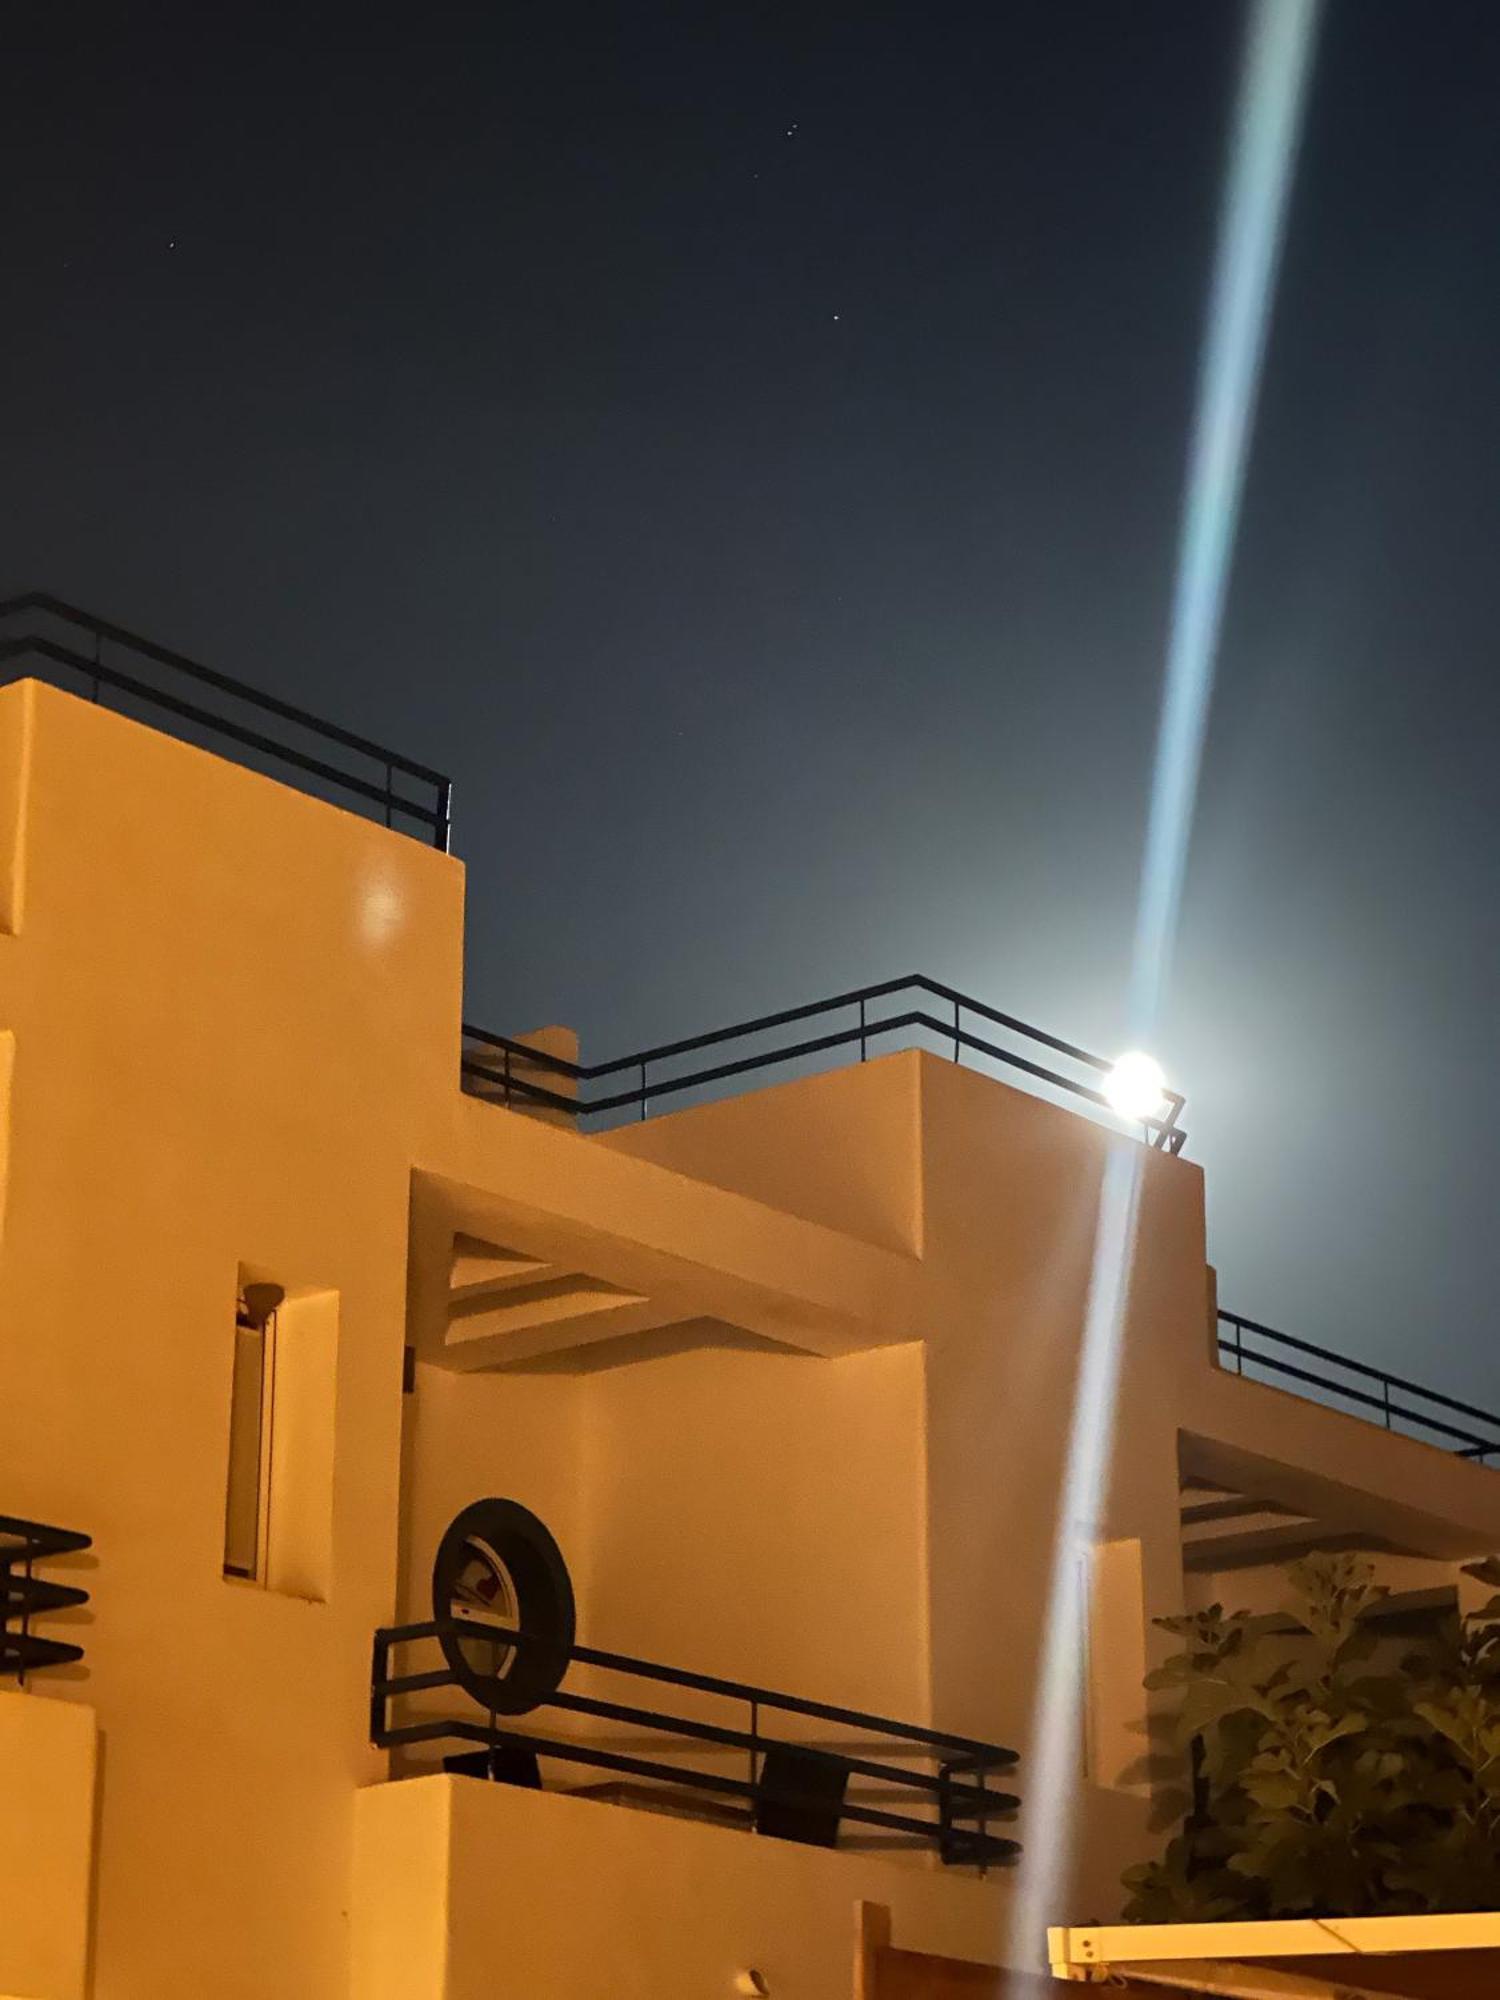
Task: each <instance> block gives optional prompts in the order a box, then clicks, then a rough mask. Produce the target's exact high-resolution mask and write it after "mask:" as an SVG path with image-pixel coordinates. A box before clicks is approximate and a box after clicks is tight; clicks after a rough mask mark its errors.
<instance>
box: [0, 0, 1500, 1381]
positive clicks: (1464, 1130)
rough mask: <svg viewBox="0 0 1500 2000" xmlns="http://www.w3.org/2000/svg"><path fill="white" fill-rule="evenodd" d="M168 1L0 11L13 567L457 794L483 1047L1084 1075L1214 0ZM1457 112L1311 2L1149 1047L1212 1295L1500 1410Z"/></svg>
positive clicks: (1182, 379)
mask: <svg viewBox="0 0 1500 2000" xmlns="http://www.w3.org/2000/svg"><path fill="white" fill-rule="evenodd" d="M28 13H29V14H31V15H32V16H33V18H34V20H35V22H36V23H37V25H36V26H35V27H34V28H32V27H28V26H27V25H26V22H25V19H24V17H25V16H26V15H27V14H28ZM154 14H155V10H151V9H144V10H143V9H130V10H121V12H120V13H119V14H118V15H117V16H116V19H115V25H114V27H113V29H112V30H111V31H110V33H111V35H112V37H113V39H98V38H97V37H96V35H95V33H94V31H93V30H92V29H89V30H87V31H85V29H84V27H83V26H82V24H81V23H80V21H79V19H78V17H77V16H76V15H75V14H74V12H73V10H69V9H63V8H54V9H50V10H42V9H34V10H27V9H18V10H12V13H11V15H10V16H9V17H8V25H7V30H6V34H5V37H4V39H5V43H6V46H5V48H4V61H5V76H6V111H5V118H4V121H3V125H0V147H3V150H4V160H3V182H0V215H3V238H0V241H3V246H4V251H3V254H4V269H5V274H6V292H7V310H6V313H5V325H4V333H3V335H0V356H3V367H0V394H3V399H4V408H3V448H0V588H3V589H5V590H17V589H22V588H28V587H32V588H46V589H51V590H53V591H55V592H57V593H59V594H60V595H62V596H65V597H69V598H71V599H73V600H74V601H76V602H80V603H82V604H84V605H86V606H88V607H89V608H91V609H96V610H98V611H100V612H102V613H103V614H104V615H106V616H109V617H112V618H114V619H116V620H118V621H120V622H122V623H124V624H126V625H132V626H135V627H137V628H139V629H142V630H145V631H147V632H150V633H152V634H153V635H155V636H156V637H158V638H159V639H161V640H162V641H163V642H164V643H166V644H169V645H173V646H176V647H179V648H181V649H183V650H184V651H187V652H189V653H193V654H196V655H197V656H199V657H201V658H204V659H206V660H208V661H210V662H212V663H213V664H215V665H217V666H219V667H221V668H222V669H223V670H225V671H226V672H229V673H233V674H237V675H240V676H241V677H243V678H245V679H247V680H250V681H252V682H254V683H256V684H258V685H260V686H263V687H265V688H267V689H269V690H272V691H275V692H277V693H280V694H283V695H285V696H288V697H289V698H291V699H293V700H298V701H301V702H303V703H304V704H306V705H307V706H308V707H311V708H313V709H315V710H317V711H320V712H323V713H326V714H328V715H329V716H330V717H332V718H334V719H337V720H340V721H342V722H344V723H346V724H347V725H349V726H350V727H353V728H356V729H359V730H362V731H364V732H366V733H368V734H369V735H371V736H373V737H375V738H376V739H378V740H381V741H389V742H391V743H393V744H395V745H397V746H398V747H400V748H402V749H404V750H406V751H407V752H408V753H409V754H411V755H412V756H415V757H418V758H420V759H423V760H424V761H427V762H429V763H432V764H435V765H436V766H438V767H439V768H440V769H445V770H448V771H451V772H452V773H453V776H454V779H455V785H456V826H455V847H456V850H457V852H458V853H459V854H461V856H462V857H463V859H464V860H465V862H466V863H467V864H468V869H469V960H470V971H469V995H468V1003H467V1007H468V1012H469V1014H470V1016H471V1018H473V1019H476V1020H479V1021H482V1022H486V1023H488V1024H490V1025H492V1026H494V1027H497V1028H502V1029H510V1030H520V1029H523V1028H527V1027H531V1026H535V1025H538V1024H540V1023H542V1022H545V1021H554V1020H562V1021H566V1022H569V1023H571V1024H573V1025H576V1026H577V1027H578V1028H579V1029H580V1030H581V1031H582V1033H583V1036H584V1042H585V1052H586V1054H589V1055H592V1056H594V1057H603V1056H608V1055H615V1054H620V1053H624V1052H626V1051H627V1050H629V1049H631V1048H633V1047H635V1046H637V1045H640V1044H642V1043H647V1042H651V1041H656V1040H662V1039H665V1038H667V1037H669V1036H673V1035H677V1034H687V1033H692V1032H694V1031H696V1030H698V1029H702V1028H707V1027H710V1026H716V1025H719V1024H721V1023H724V1022H727V1021H730V1020H735V1019H738V1018H741V1017H744V1016H747V1015H751V1014H755V1013H758V1012H761V1011H763V1010H767V1009H770V1008H773V1007H778V1006H783V1005H791V1004H794V1003H796V1002H798V1001H802V1000H808V999H813V998H816V997H818V996H820V995H822V994H824V993H828V992H833V991H836V990H839V989H841V988H844V987H847V986H850V985H854V984H857V983H860V982H862V981H865V980H869V979H877V978H882V977H887V976H890V975H892V974H895V973H900V972H907V971H912V970H923V971H927V972H930V973H931V974H932V975H934V976H935V977H937V978H939V979H944V980H947V981H949V982H951V983H952V984H954V985H957V986H959V987H962V988H965V989H966V990H969V991H971V992H973V993H975V994H976V995H979V996H980V997H983V998H987V999H989V1000H990V1001H991V1002H993V1003H994V1004H996V1005H998V1006H1001V1007H1003V1008H1006V1009H1009V1010H1011V1011H1013V1012H1016V1013H1018V1014H1020V1015H1022V1016H1024V1017H1026V1018H1029V1019H1031V1020H1034V1021H1037V1022H1039V1023H1041V1024H1043V1025H1045V1026H1048V1027H1050V1028H1051V1029H1053V1030H1054V1031H1055V1032H1057V1033H1060V1034H1063V1035H1066V1036H1069V1037H1071V1038H1074V1039H1077V1040H1079V1041H1082V1042H1084V1043H1085V1044H1087V1045H1089V1046H1092V1047H1096V1048H1098V1049H1100V1050H1102V1051H1104V1052H1106V1053H1108V1052H1112V1051H1114V1050H1117V1049H1118V1048H1119V1047H1120V1046H1121V1042H1122V1037H1123V1035H1124V997H1125V983H1126V974H1127V970H1128V958H1129V944H1130V935H1131V929H1132V923H1133V917H1134V909H1135V900H1136V886H1137V885H1136V875H1137V869H1138V864H1139V858H1140V847H1141V840H1142V835H1143V831H1144V824H1145V811H1146V803H1147V798H1148V794H1149V787H1150V777H1151V756H1152V748H1153V739H1154V731H1155V724H1156V714H1157V703H1158V698H1159V693H1160V686H1161V671H1162V663H1163V654H1164V646H1165V640H1166V625H1167V613H1168V607H1169V601H1170V591H1171V583H1172V571H1173V564H1174V560H1175V548H1176V535H1177V516H1178V507H1179V500H1180V496H1181V487H1182V477H1183V467H1184V462H1185V455H1186V450H1187V443H1188V436H1189V429H1190V424H1191V417H1192V407H1193V393H1194V384H1195V371H1196V366H1197V356H1198V351H1199V346H1200V337H1201V332H1202V323H1203V310H1204V300H1205V295H1206V290H1207V285H1208V280H1209V273H1210V268H1211V259H1212V251H1213V243H1214V227H1215V219H1216V211H1217V204H1218V199H1219V191H1220V184H1221V179H1222V170H1223V164H1224V157H1225V140H1226V128H1227V119H1228V110H1229V105H1230V102H1231V99H1232V91H1233V83H1234V77H1235V67H1236V59H1237V49H1238V39H1239V31H1240V13H1239V10H1238V8H1237V7H1236V6H1233V5H1230V4H1225V3H1224V0H1172V4H1156V0H1131V4H1129V5H1128V6H1127V5H1122V4H1120V0H1103V3H1102V4H1083V0H1039V3H1038V4H1031V5H1014V4H1007V0H995V4H992V5H989V6H986V7H974V8H972V9H965V8H956V7H951V8H950V7H943V6H938V7H935V8H934V7H918V6H916V5H909V6H907V7H904V8H899V9H894V10H892V9H886V10H876V9H872V8H869V7H857V8H856V7H850V8H847V9H833V8H828V7H823V6H820V5H818V4H815V0H809V4H806V5H802V6H798V7H794V8H786V9H784V10H783V9H776V8H770V7H760V8H756V7H744V8H738V9H734V10H730V9H725V8H718V7H706V6H698V7H682V8H680V9H668V8H664V7H659V6H654V5H651V4H644V5H638V6H633V7H630V8H623V7H622V8H619V9H617V10H614V9H602V8H601V9H598V10H591V9H587V8H576V7H567V6H562V5H554V6H550V7H536V6H534V7H531V8H524V9H523V8H520V7H509V6H503V5H502V6H495V7H488V8H475V9H472V10H471V11H469V12H468V13H456V12H455V13H445V12H444V11H442V10H441V9H437V10H432V9H427V10H417V9H401V10H394V9H392V10H386V11H383V12H376V11H375V10H370V19H369V20H367V21H366V22H364V24H363V25H360V26H358V27H355V28H352V29H349V30H347V31H342V32H339V33H337V34H335V33H332V32H329V33H328V34H326V35H324V34H322V33H320V32H319V31H318V30H317V28H316V27H315V26H307V25H304V24H299V26H298V29H297V31H296V33H295V34H293V33H291V32H290V31H288V33H287V35H286V38H285V39H281V40H276V41H273V40H269V39H261V40H253V41H245V42H243V43H240V44H231V43H230V42H229V41H228V40H227V39H222V38H219V39H215V40H214V41H213V42H212V43H210V42H207V41H203V40H198V41H195V40H194V39H193V38H192V35H191V34H190V33H189V34H186V35H184V34H183V33H180V32H179V33H169V32H168V31H167V28H166V25H165V23H164V22H163V21H161V20H160V19H153V16H154ZM194 18H197V19H198V20H199V21H200V22H201V20H202V19H203V18H204V17H203V16H201V15H199V16H197V17H194V16H192V15H189V14H186V13H184V14H183V15H182V17H181V20H182V22H190V21H192V20H193V19H194ZM371 21H373V22H375V23H376V25H374V26H372V25H371ZM1497 88H1500V8H1497V7H1496V6H1495V5H1494V4H1493V0H1476V4H1459V0H1435V4H1432V5H1422V4H1420V0H1335V3H1334V5H1333V7H1332V10H1331V13H1330V14H1329V17H1328V19H1327V21H1326V23H1325V30H1324V34H1323V39H1322V45H1321V49H1320V52H1319V57H1318V64H1317V69H1316V73H1315V76H1314V80H1313V87H1312V94H1311V99H1310V104H1309V122H1308V127H1307V133H1306V139H1305V144H1304V147H1303V152H1302V157H1301V162H1300V167H1299V173H1298V180H1297V184H1296V188H1295V192H1294V195H1293V200H1292V208H1291V215H1290V233H1289V239H1288V244H1287V251H1286V256H1285V260H1284V263H1283V267H1282V280H1281V286H1280V291H1279V295H1278V300H1277V306H1276V313H1275V320H1274V326H1273V332H1272V339H1271V346H1270V350H1269V356H1268V362H1267V373H1266V377H1265V382H1264V388H1263V395H1262V402H1261V408H1260V415H1259V421H1258V425H1257V430H1256V437H1255V446H1254V457H1253V462H1252V466H1251V472H1250V479H1249V485H1248V489H1247V494H1246V502H1245V513H1244V519H1243V525H1242V534H1241V538H1240V543H1239V547H1238V551H1237V556H1236V563H1235V571H1234V580H1233V586H1232V590H1231V595H1230V600H1229V606H1228V614H1227V623H1226V631H1225V638H1224V647H1223V653H1222V659H1221V671H1220V679H1219V686H1218V692H1217V698H1216V705H1215V708H1214V713H1213V719H1212V725H1211V731H1210V738H1209V744H1208V750H1207V757H1206V762H1205V766H1204V772H1203V789H1202V794H1201V800H1200V809H1199V816H1198V821H1197V826H1196V833H1195V838H1194V844H1193V852H1192V859H1191V864H1190V870H1189V879H1188V886H1187V895H1186V901H1185V907H1184V913H1183V928H1182V935H1181V942H1180V948H1179V954H1178V960H1177V971H1176V979H1175V983H1174V987H1173V992H1172V997H1171V1005H1170V1016H1169V1019H1168V1021H1167V1022H1166V1024H1165V1027H1164V1031H1163V1034H1162V1038H1161V1044H1162V1045H1161V1048H1160V1054H1161V1055H1162V1057H1163V1060H1164V1061H1165V1062H1166V1064H1167V1067H1168V1072H1169V1075H1170V1077H1171V1079H1172V1081H1173V1082H1174V1083H1176V1084H1177V1085H1179V1086H1180V1087H1181V1088H1182V1089H1183V1090H1185V1092H1186V1093H1187V1096H1188V1100H1189V1106H1188V1119H1187V1122H1188V1124H1189V1126H1190V1128H1191V1132H1192V1140H1191V1144H1190V1148H1189V1151H1190V1154H1191V1155H1192V1156H1193V1157H1195V1158H1197V1159H1199V1160H1201V1161H1202V1162H1203V1163H1204V1164H1205V1166H1206V1168H1207V1171H1208V1176H1209V1201H1210V1250H1211V1254H1212V1255H1213V1257H1214V1259H1215V1261H1216V1262H1217V1264H1218V1265H1219V1268H1220V1272H1221V1296H1222V1298H1223V1299H1224V1301H1225V1303H1227V1304H1229V1305H1231V1306H1233V1307H1234V1308H1236V1309H1237V1310H1239V1311H1241V1312H1245V1313H1248V1314H1251V1315H1252V1316H1255V1317H1258V1318H1262V1319H1266V1320H1269V1321H1271V1322H1272V1323H1273V1324H1277V1325H1281V1326H1284V1327H1286V1328H1287V1329H1288V1330H1289V1331H1293V1332H1300V1333H1302V1334H1304V1335H1306V1336H1308V1337H1310V1338H1312V1339H1314V1340H1320V1341H1324V1342H1326V1343H1327V1344H1329V1345H1331V1346H1334V1347H1337V1348H1341V1349H1345V1350H1347V1351H1349V1352H1352V1353H1356V1354H1360V1355H1362V1356H1364V1357H1365V1358H1366V1359H1369V1360H1373V1361H1376V1362H1383V1363H1385V1364H1386V1365H1388V1366H1391V1367H1394V1368H1397V1369H1400V1370H1402V1371H1404V1372H1409V1373H1412V1374H1415V1375H1416V1376H1417V1377H1418V1378H1419V1379H1422V1380H1426V1381H1428V1382H1430V1383H1432V1384H1433V1385H1434V1386H1437V1387H1446V1388H1448V1389H1450V1390H1452V1391H1456V1392H1457V1393H1459V1394H1472V1395H1476V1396H1478V1397H1479V1399H1480V1400H1483V1401H1488V1402H1489V1403H1490V1404H1491V1405H1492V1406H1494V1407H1500V1350H1497V1344H1496V1341H1495V1339H1494V1335H1493V1328H1494V1325H1495V1301H1496V1296H1497V1293H1500V1247H1497V1246H1500V1231H1497V1229H1496V1227H1495V1220H1494V1188H1495V1181H1496V1167H1497V1158H1500V1148H1497V1142H1496V1131H1497V1125H1500V1056H1497V1050H1496V1033H1495V1022H1494V1013H1495V992H1496V984H1497V981H1496V974H1497V969H1500V968H1497V955H1500V954H1497V929H1500V926H1497V918H1496V903H1495V893H1494V882H1495V862H1496V856H1497V848H1500V785H1497V782H1496V760H1497V755H1500V748H1497V728H1496V725H1497V722H1500V693H1497V681H1496V669H1495V661H1496V656H1497V615H1496V612H1497V605H1496V599H1497V594H1500V560H1497V544H1500V449H1497V446H1500V256H1497V251H1500V243H1497V226H1496V223H1497V214H1500V119H1497V117H1496V115H1495V105H1496V101H1497Z"/></svg>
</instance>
